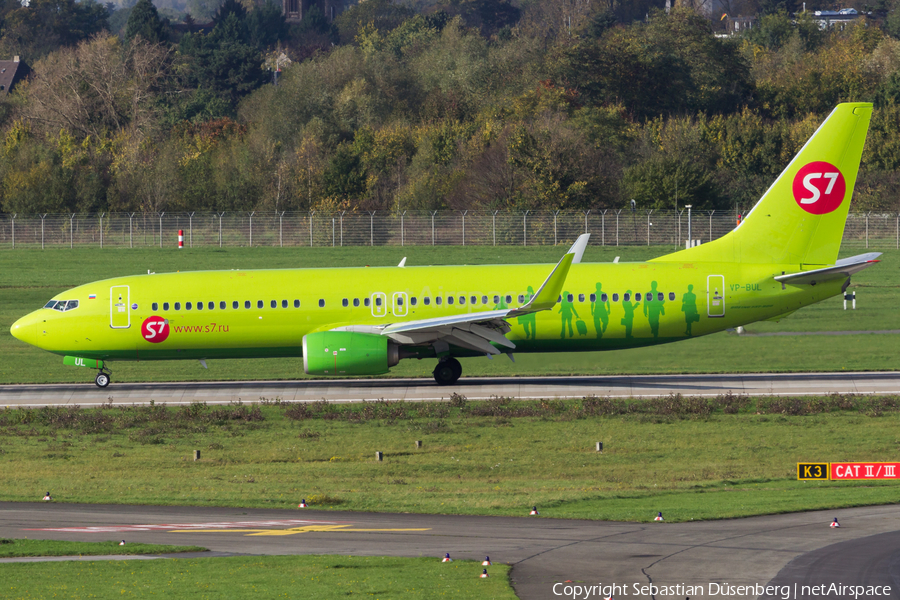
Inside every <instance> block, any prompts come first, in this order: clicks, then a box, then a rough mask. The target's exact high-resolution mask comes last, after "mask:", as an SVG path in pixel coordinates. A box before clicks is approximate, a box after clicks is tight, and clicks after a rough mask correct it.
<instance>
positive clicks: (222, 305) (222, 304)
mask: <svg viewBox="0 0 900 600" xmlns="http://www.w3.org/2000/svg"><path fill="white" fill-rule="evenodd" d="M219 308H221V309H222V310H225V303H224V302H219Z"/></svg>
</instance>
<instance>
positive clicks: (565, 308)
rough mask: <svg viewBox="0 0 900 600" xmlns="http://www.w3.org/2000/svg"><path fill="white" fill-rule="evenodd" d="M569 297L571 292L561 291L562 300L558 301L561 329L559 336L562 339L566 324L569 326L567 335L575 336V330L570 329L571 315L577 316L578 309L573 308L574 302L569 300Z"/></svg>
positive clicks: (564, 336)
mask: <svg viewBox="0 0 900 600" xmlns="http://www.w3.org/2000/svg"><path fill="white" fill-rule="evenodd" d="M570 297H572V294H570V293H569V292H563V294H562V300H561V301H560V303H559V311H558V312H560V313H561V314H562V331H561V332H560V334H559V337H560V338H562V339H566V325H567V324H568V326H569V337H575V332H574V331H573V330H572V315H574V316H576V317H578V311H576V310H575V304H574V302H572V300H569V298H570ZM573 299H574V298H573Z"/></svg>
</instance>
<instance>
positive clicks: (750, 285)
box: [11, 103, 880, 387]
mask: <svg viewBox="0 0 900 600" xmlns="http://www.w3.org/2000/svg"><path fill="white" fill-rule="evenodd" d="M871 114H872V105H871V104H863V103H852V104H841V105H839V106H838V107H837V108H835V109H834V111H833V112H832V113H831V115H830V116H829V117H828V118H827V119H826V120H825V122H824V123H823V124H822V125H821V126H820V127H819V129H818V130H817V131H816V132H815V134H813V136H812V137H811V138H810V140H809V141H808V142H807V143H806V145H805V146H804V147H803V148H802V149H801V150H800V152H799V153H798V154H797V155H796V156H795V157H794V159H793V160H792V161H791V163H790V164H789V165H788V166H787V168H786V169H785V170H784V171H783V172H782V173H781V175H780V176H779V177H778V179H777V180H776V181H775V183H774V184H773V185H772V186H771V187H770V188H769V189H768V191H766V193H765V194H764V195H763V196H762V198H761V199H760V200H759V202H757V204H756V206H755V207H754V208H753V210H752V211H751V212H750V213H749V214H748V215H747V217H746V218H745V219H744V220H743V222H742V223H740V224H739V225H738V226H737V228H736V229H734V230H733V231H732V232H730V233H729V234H727V235H725V236H724V237H722V238H720V239H717V240H715V241H712V242H710V243H707V244H703V245H700V246H695V247H692V248H688V249H685V250H681V251H679V252H675V253H673V254H668V255H666V256H662V257H660V258H656V259H653V260H651V261H648V262H641V263H602V264H601V263H596V264H588V263H582V262H581V258H582V255H583V253H584V250H585V247H586V246H587V243H588V237H589V234H585V235H582V236H581V237H579V238H578V240H577V241H576V242H575V243H574V245H573V246H572V247H571V248H570V249H569V251H568V252H567V253H566V254H565V255H564V256H563V257H562V259H561V260H560V261H559V263H558V264H557V265H556V266H555V267H553V268H550V266H549V265H512V266H511V265H499V266H445V267H406V266H405V265H404V262H405V259H404V262H401V264H400V265H398V266H397V267H386V268H338V269H283V270H281V269H280V270H256V271H240V270H235V271H201V272H192V273H168V274H148V275H139V276H134V277H118V278H114V279H106V280H103V281H97V282H93V283H89V284H86V285H82V286H79V287H76V288H74V289H71V290H69V291H67V292H64V293H62V294H59V295H58V296H56V297H55V298H53V299H52V300H50V301H49V302H48V303H47V304H46V305H45V306H44V307H43V308H42V309H40V310H37V311H35V312H32V313H31V314H29V315H27V316H25V317H23V318H21V319H19V320H18V321H16V322H15V323H14V324H13V326H12V331H11V333H12V335H14V336H15V337H16V338H18V339H20V340H22V341H24V342H27V343H29V344H32V345H34V346H37V347H39V348H42V349H44V350H47V351H49V352H53V353H55V354H60V355H63V356H64V357H65V358H64V363H65V364H67V365H73V366H82V367H89V368H93V369H97V370H98V374H97V376H96V384H97V385H98V386H100V387H106V386H107V385H109V382H110V372H109V363H110V362H113V361H117V360H129V361H135V360H173V359H194V360H200V361H201V363H203V365H204V366H205V364H206V363H205V361H206V360H207V359H215V358H257V357H271V356H296V357H301V356H302V357H303V370H304V371H305V372H306V373H307V374H310V375H316V376H359V375H377V374H381V373H386V372H387V371H388V370H389V369H390V368H391V367H392V366H394V365H396V364H397V363H398V362H399V361H400V360H401V359H404V358H417V359H437V366H436V367H435V369H434V379H435V380H436V381H437V383H439V384H445V385H446V384H453V383H455V382H456V381H457V380H458V379H459V377H460V375H461V374H462V367H461V365H460V363H459V361H458V360H457V357H461V356H482V355H486V356H488V357H489V358H490V357H492V356H493V355H498V354H506V355H507V356H508V357H509V358H510V359H513V352H514V351H515V352H572V351H597V350H617V349H620V348H634V347H638V346H647V345H651V344H662V343H667V342H674V341H678V340H684V339H688V338H691V337H696V336H700V335H707V334H710V333H714V332H717V331H722V330H724V329H727V328H733V327H737V326H740V325H746V324H748V323H753V322H754V321H760V320H767V319H769V320H776V319H778V318H780V317H783V316H785V315H788V314H790V313H792V312H794V311H796V310H797V309H799V308H801V307H803V306H806V305H808V304H812V303H814V302H819V301H821V300H824V299H825V298H829V297H831V296H835V295H837V294H840V293H842V292H843V291H844V290H845V289H846V287H847V285H848V284H849V282H850V276H851V275H853V274H854V273H856V272H858V271H860V270H862V269H864V268H865V267H867V266H869V265H870V264H872V263H873V262H877V260H876V259H877V257H878V256H880V254H879V253H869V254H863V255H860V256H855V257H852V258H846V259H842V260H837V256H838V250H839V249H840V246H841V237H842V235H843V230H844V224H845V222H846V219H847V212H848V210H849V206H850V198H851V196H852V194H853V186H854V184H855V183H856V177H857V171H858V170H859V162H860V156H861V154H862V150H863V144H864V143H865V139H866V132H867V130H868V126H869V120H870V118H871ZM535 290H537V291H535Z"/></svg>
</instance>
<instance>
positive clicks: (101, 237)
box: [100, 213, 106, 250]
mask: <svg viewBox="0 0 900 600" xmlns="http://www.w3.org/2000/svg"><path fill="white" fill-rule="evenodd" d="M105 214H106V213H100V249H101V250H102V249H103V216H104V215H105Z"/></svg>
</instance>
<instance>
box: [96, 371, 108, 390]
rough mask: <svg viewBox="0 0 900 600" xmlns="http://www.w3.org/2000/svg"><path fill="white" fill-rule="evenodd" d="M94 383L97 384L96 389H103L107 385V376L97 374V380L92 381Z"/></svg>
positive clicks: (101, 373)
mask: <svg viewBox="0 0 900 600" xmlns="http://www.w3.org/2000/svg"><path fill="white" fill-rule="evenodd" d="M94 383H96V384H97V387H101V388H105V387H106V386H108V385H109V375H107V374H106V373H103V372H100V373H97V378H96V379H94Z"/></svg>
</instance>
